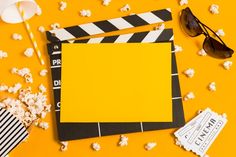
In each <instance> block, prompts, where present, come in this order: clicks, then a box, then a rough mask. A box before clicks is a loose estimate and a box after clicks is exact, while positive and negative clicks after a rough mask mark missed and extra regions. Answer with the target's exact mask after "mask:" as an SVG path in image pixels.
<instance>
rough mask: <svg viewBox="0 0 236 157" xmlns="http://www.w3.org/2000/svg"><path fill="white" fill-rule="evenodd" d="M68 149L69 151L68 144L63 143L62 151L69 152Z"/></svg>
mask: <svg viewBox="0 0 236 157" xmlns="http://www.w3.org/2000/svg"><path fill="white" fill-rule="evenodd" d="M67 149H68V142H66V141H62V142H61V148H60V150H61V151H62V152H64V151H67Z"/></svg>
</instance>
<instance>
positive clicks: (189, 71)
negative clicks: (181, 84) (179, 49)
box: [184, 68, 195, 78]
mask: <svg viewBox="0 0 236 157" xmlns="http://www.w3.org/2000/svg"><path fill="white" fill-rule="evenodd" d="M194 73H195V71H194V69H192V68H188V69H187V70H185V71H184V74H185V75H186V76H187V77H189V78H192V77H193V76H194Z"/></svg>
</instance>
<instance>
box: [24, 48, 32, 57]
mask: <svg viewBox="0 0 236 157" xmlns="http://www.w3.org/2000/svg"><path fill="white" fill-rule="evenodd" d="M33 54H34V49H33V48H27V49H26V50H25V52H24V55H25V56H26V57H32V56H33Z"/></svg>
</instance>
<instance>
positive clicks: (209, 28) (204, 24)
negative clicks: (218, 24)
mask: <svg viewBox="0 0 236 157" xmlns="http://www.w3.org/2000/svg"><path fill="white" fill-rule="evenodd" d="M199 22H200V21H199ZM200 24H201V25H202V26H203V28H204V27H206V28H207V29H209V30H210V31H211V32H212V33H213V34H214V35H215V36H216V37H217V38H218V39H219V40H220V41H221V42H222V43H223V44H224V45H225V46H226V44H225V43H224V41H223V40H222V39H221V38H220V37H219V36H218V35H217V34H216V33H215V32H214V31H213V30H212V29H211V28H209V27H208V26H207V25H205V24H203V23H202V22H200ZM204 29H205V28H204ZM205 30H206V29H205ZM207 33H208V32H207ZM208 35H209V33H208Z"/></svg>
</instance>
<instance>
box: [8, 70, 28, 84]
mask: <svg viewBox="0 0 236 157" xmlns="http://www.w3.org/2000/svg"><path fill="white" fill-rule="evenodd" d="M11 73H12V74H17V75H19V76H21V77H23V78H24V79H25V82H26V83H33V76H32V74H31V72H30V69H29V68H22V69H17V68H15V67H14V68H12V69H11Z"/></svg>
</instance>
